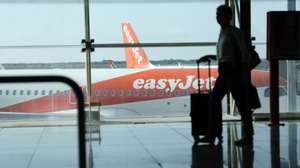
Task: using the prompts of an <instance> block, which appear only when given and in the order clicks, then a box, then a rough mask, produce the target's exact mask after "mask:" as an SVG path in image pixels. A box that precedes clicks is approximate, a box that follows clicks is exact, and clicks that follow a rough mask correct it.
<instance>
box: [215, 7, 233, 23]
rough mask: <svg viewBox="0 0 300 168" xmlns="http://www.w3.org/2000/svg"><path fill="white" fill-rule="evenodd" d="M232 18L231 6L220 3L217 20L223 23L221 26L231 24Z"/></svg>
mask: <svg viewBox="0 0 300 168" xmlns="http://www.w3.org/2000/svg"><path fill="white" fill-rule="evenodd" d="M231 18H232V11H231V8H230V7H229V6H227V5H220V6H219V7H218V8H217V22H218V23H219V24H220V25H221V27H226V26H229V25H230V20H231Z"/></svg>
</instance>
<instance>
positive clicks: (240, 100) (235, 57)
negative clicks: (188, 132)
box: [199, 5, 254, 145]
mask: <svg viewBox="0 0 300 168" xmlns="http://www.w3.org/2000/svg"><path fill="white" fill-rule="evenodd" d="M216 19H217V22H218V24H219V25H220V26H221V32H220V34H219V39H218V43H217V58H218V71H219V76H218V78H217V80H216V83H215V86H214V89H213V91H212V93H211V96H210V103H209V125H208V134H207V136H205V137H204V138H202V139H200V140H199V142H201V143H209V144H211V145H213V144H214V142H215V139H216V138H218V140H219V143H222V141H223V138H222V109H221V101H222V99H223V97H224V96H225V95H226V93H227V92H228V91H229V92H231V94H232V96H233V98H234V99H235V102H236V105H237V108H238V110H239V112H240V114H241V118H242V125H243V127H242V128H243V132H244V134H243V137H242V139H240V140H237V141H236V144H237V145H244V144H252V141H253V134H254V131H253V125H252V117H251V116H252V111H251V109H250V108H249V106H248V102H247V98H248V93H247V91H248V90H249V84H250V81H249V79H250V78H249V77H250V75H249V74H250V69H249V66H248V65H249V62H250V55H249V52H248V50H247V48H246V44H245V41H244V38H243V34H242V32H241V30H240V29H238V28H236V27H234V26H231V25H230V21H231V19H232V11H231V8H230V7H229V6H227V5H221V6H219V7H218V8H217V14H216Z"/></svg>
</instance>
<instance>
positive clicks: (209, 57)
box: [196, 55, 217, 93]
mask: <svg viewBox="0 0 300 168" xmlns="http://www.w3.org/2000/svg"><path fill="white" fill-rule="evenodd" d="M211 60H217V57H216V55H205V56H203V57H201V58H200V59H198V60H197V61H196V62H197V78H198V93H201V89H200V71H199V64H200V63H201V62H207V64H208V83H209V84H208V85H209V86H208V87H209V92H211V71H210V65H211Z"/></svg>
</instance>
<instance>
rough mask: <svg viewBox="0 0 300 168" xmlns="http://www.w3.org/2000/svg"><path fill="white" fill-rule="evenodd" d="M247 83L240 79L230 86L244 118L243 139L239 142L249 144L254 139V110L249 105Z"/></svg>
mask: <svg viewBox="0 0 300 168" xmlns="http://www.w3.org/2000/svg"><path fill="white" fill-rule="evenodd" d="M247 88H248V86H247V84H245V83H243V82H241V81H240V82H239V81H233V82H232V84H231V87H230V91H231V93H232V96H233V98H234V99H235V102H236V105H237V107H238V110H239V112H240V115H241V119H242V139H241V140H239V141H238V143H237V144H239V145H243V144H249V143H252V140H253V134H254V130H253V124H252V111H251V109H250V107H249V105H248V99H247V98H248V93H247V91H246V90H247Z"/></svg>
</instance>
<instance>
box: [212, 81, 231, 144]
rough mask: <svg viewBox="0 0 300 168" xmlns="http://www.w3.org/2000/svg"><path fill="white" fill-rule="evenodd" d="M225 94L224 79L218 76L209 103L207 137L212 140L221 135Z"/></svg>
mask: <svg viewBox="0 0 300 168" xmlns="http://www.w3.org/2000/svg"><path fill="white" fill-rule="evenodd" d="M226 93H227V87H226V79H225V78H224V77H222V76H219V77H218V79H217V80H216V83H215V86H214V89H213V91H212V93H211V96H210V101H209V120H208V121H209V124H208V135H209V136H210V137H212V138H215V137H216V136H221V135H222V99H223V97H224V96H225V94H226Z"/></svg>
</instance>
